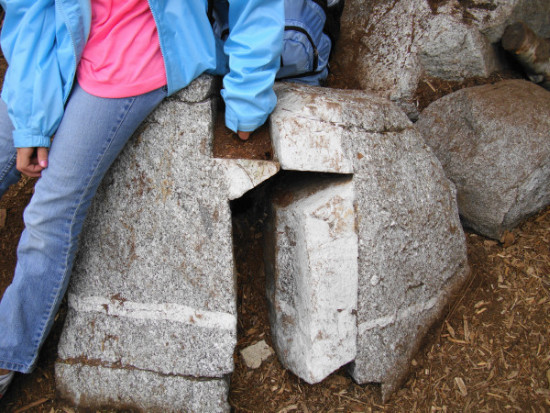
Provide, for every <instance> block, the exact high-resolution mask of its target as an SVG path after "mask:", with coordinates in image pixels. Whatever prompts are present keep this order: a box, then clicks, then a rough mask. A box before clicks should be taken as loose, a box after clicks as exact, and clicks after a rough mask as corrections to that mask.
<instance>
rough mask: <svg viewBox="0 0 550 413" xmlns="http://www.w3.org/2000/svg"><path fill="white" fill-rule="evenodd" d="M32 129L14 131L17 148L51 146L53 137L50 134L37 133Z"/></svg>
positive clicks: (14, 142) (14, 144)
mask: <svg viewBox="0 0 550 413" xmlns="http://www.w3.org/2000/svg"><path fill="white" fill-rule="evenodd" d="M33 132H36V131H33V130H32V129H19V130H17V129H16V130H14V131H13V146H15V147H16V148H38V147H44V148H49V147H50V143H51V139H50V137H49V136H44V135H37V134H36V133H33Z"/></svg>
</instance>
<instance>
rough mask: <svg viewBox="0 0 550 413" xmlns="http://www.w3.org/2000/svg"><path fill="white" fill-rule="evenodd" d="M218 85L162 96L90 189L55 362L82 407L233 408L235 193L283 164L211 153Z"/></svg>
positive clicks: (63, 385)
mask: <svg viewBox="0 0 550 413" xmlns="http://www.w3.org/2000/svg"><path fill="white" fill-rule="evenodd" d="M216 93H217V88H216V86H215V82H214V79H213V78H212V77H209V76H203V77H201V78H199V79H198V80H196V81H195V82H194V83H193V84H192V85H191V86H189V87H188V88H187V89H185V90H183V91H182V92H180V93H179V94H177V95H175V96H174V97H171V98H169V99H167V100H166V101H165V102H163V103H162V104H161V106H160V107H159V108H158V109H157V110H155V111H154V113H153V114H151V116H150V117H149V118H148V119H147V120H146V122H145V123H144V125H143V126H142V128H141V129H140V130H139V131H138V132H137V133H136V135H135V136H134V137H133V138H132V140H131V141H130V142H129V144H128V145H127V146H126V148H125V149H124V151H123V153H122V154H121V156H120V157H119V158H118V159H117V161H116V162H115V164H114V165H113V167H112V168H111V169H110V171H109V172H108V174H107V176H106V177H105V179H104V181H103V182H102V184H101V187H100V189H99V191H98V194H97V197H96V198H95V199H94V202H93V205H92V207H91V211H90V214H89V218H88V220H87V222H86V224H85V229H84V231H83V234H82V243H81V248H80V252H79V254H78V257H77V260H76V263H75V268H74V271H73V278H72V280H71V285H70V288H69V294H68V297H69V299H68V302H69V310H68V314H67V320H66V324H65V328H64V331H63V335H62V337H61V341H60V344H59V359H58V361H57V363H56V382H57V387H58V391H59V393H60V395H61V397H63V398H66V399H68V400H70V401H71V402H72V403H74V404H76V405H77V406H82V407H88V408H90V407H98V406H109V407H111V408H113V407H114V408H132V409H136V410H142V411H181V412H189V411H205V412H214V411H228V410H229V405H228V403H227V394H228V389H229V386H228V382H227V376H228V375H229V374H230V373H231V372H232V371H233V352H234V347H235V344H236V335H237V330H236V328H237V309H236V292H235V290H236V288H235V274H234V263H233V244H232V226H231V211H230V208H229V200H230V199H232V198H235V197H238V196H241V195H242V194H243V193H244V192H246V191H247V190H249V189H251V188H253V187H254V186H255V185H257V184H259V183H260V182H261V181H262V180H264V179H266V178H268V177H270V176H272V175H274V174H275V173H276V172H277V171H278V166H277V164H276V163H274V162H267V161H239V160H222V159H213V158H212V155H211V154H212V128H213V118H214V110H213V108H215V98H214V96H215V94H216ZM100 378H101V379H100ZM154 389H162V395H161V396H159V397H152V395H153V393H155V391H154ZM149 396H151V397H149Z"/></svg>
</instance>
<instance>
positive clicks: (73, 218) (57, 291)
mask: <svg viewBox="0 0 550 413" xmlns="http://www.w3.org/2000/svg"><path fill="white" fill-rule="evenodd" d="M135 100H136V97H132V98H130V101H129V102H128V105H127V106H126V107H125V108H124V109H123V111H122V112H123V113H122V117H121V119H120V120H119V121H118V123H117V126H116V128H115V129H114V130H113V131H112V133H111V136H110V139H109V140H108V142H107V144H106V145H105V146H104V147H103V150H102V151H101V154H99V156H98V157H97V162H96V163H95V164H94V168H93V173H92V174H91V175H90V176H89V178H88V184H87V185H86V187H85V188H84V189H83V190H82V191H81V194H80V195H79V198H78V201H77V202H75V205H74V206H73V213H72V216H71V219H70V221H69V233H68V236H69V237H68V239H69V240H70V239H72V235H73V232H74V223H75V221H76V216H77V212H78V209H79V207H80V206H81V205H82V203H83V198H84V196H85V194H86V193H87V192H88V190H89V188H90V184H91V183H92V182H93V181H94V177H95V176H96V175H97V170H98V168H97V166H98V165H100V164H101V161H102V160H103V158H104V157H105V153H106V152H107V150H108V149H109V147H110V146H111V145H112V143H113V141H114V137H115V136H116V135H117V133H118V131H119V130H120V128H121V126H122V124H123V123H124V121H125V120H126V118H127V116H128V113H129V112H130V110H131V108H132V107H133V105H134V103H135ZM105 172H106V171H105ZM64 255H65V261H64V263H63V269H62V274H63V276H62V277H60V278H59V279H58V280H59V281H58V283H57V285H56V287H55V294H53V295H52V297H51V299H50V301H49V302H48V307H49V312H48V313H47V314H45V315H44V317H42V320H40V324H41V326H40V334H39V335H38V337H36V339H35V348H34V350H35V351H34V352H35V356H34V357H33V359H32V361H31V363H30V366H29V368H31V367H32V366H33V365H34V364H35V363H36V360H37V359H38V352H37V351H36V349H38V348H40V345H41V343H42V341H43V340H44V339H45V337H44V335H45V330H46V327H47V324H48V320H51V319H52V312H53V307H54V304H55V303H56V302H58V300H59V294H60V291H61V290H62V288H61V287H62V285H63V282H64V281H65V280H66V278H67V270H68V267H69V256H70V245H67V246H65V247H64Z"/></svg>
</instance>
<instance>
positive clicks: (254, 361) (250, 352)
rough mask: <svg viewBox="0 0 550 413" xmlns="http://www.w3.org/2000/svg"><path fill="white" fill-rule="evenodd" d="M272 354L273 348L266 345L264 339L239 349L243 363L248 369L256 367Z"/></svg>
mask: <svg viewBox="0 0 550 413" xmlns="http://www.w3.org/2000/svg"><path fill="white" fill-rule="evenodd" d="M272 354H273V349H272V348H271V347H270V346H268V345H267V343H266V342H265V340H262V341H258V342H257V343H256V344H253V345H251V346H248V347H247V348H245V349H243V350H241V356H243V360H244V364H246V367H248V368H250V369H257V368H258V367H260V366H261V364H262V363H263V362H264V361H265V360H267V359H268V358H269V357H271V355H272Z"/></svg>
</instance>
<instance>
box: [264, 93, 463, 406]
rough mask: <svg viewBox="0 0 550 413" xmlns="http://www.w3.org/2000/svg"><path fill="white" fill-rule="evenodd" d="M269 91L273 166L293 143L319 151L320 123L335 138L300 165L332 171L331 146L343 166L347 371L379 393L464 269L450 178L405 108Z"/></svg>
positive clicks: (395, 378)
mask: <svg viewBox="0 0 550 413" xmlns="http://www.w3.org/2000/svg"><path fill="white" fill-rule="evenodd" d="M277 94H278V97H279V103H278V106H277V108H276V110H275V112H274V113H273V115H272V121H271V129H272V131H271V132H272V133H271V134H272V139H273V141H274V148H275V158H276V159H277V160H278V161H279V162H280V163H281V165H285V166H284V167H283V169H292V163H291V162H290V160H291V159H301V157H299V156H296V152H300V151H302V152H303V153H304V156H306V157H307V156H309V155H307V154H308V153H309V152H310V151H311V150H312V148H316V149H315V150H318V151H321V152H322V151H324V150H325V149H326V144H325V143H324V139H325V137H324V135H323V134H319V133H318V131H323V130H330V131H331V135H330V136H332V137H333V139H335V140H337V141H338V142H340V143H341V145H342V146H341V148H339V150H337V151H331V152H332V153H334V154H335V158H336V159H334V162H332V163H331V162H328V165H333V167H332V170H331V168H330V167H329V168H327V160H326V159H325V160H323V162H318V163H317V164H315V163H314V162H311V163H310V165H309V167H308V169H307V170H309V171H312V172H315V171H322V172H335V173H339V172H340V165H341V164H342V160H341V154H343V155H342V156H343V158H344V160H343V162H344V163H346V162H347V163H348V164H349V165H351V166H352V174H353V175H352V184H353V188H354V193H355V203H354V206H355V214H356V216H355V225H356V228H357V234H358V277H359V278H358V280H359V281H358V283H359V292H358V308H357V325H358V337H357V356H356V358H355V362H354V363H353V367H352V368H351V372H352V374H353V377H354V378H355V380H357V381H358V382H360V383H366V382H380V383H382V391H383V394H384V396H385V397H387V396H388V395H389V394H390V393H391V392H392V391H393V390H394V389H395V388H396V386H397V385H398V384H399V383H400V381H401V379H402V378H403V377H404V375H405V374H406V372H407V369H408V364H409V361H410V359H411V358H412V356H413V354H414V352H415V351H416V349H417V348H418V345H419V343H420V341H421V339H422V337H423V334H424V333H425V332H426V330H427V329H428V328H429V326H430V324H431V323H432V321H434V320H435V318H436V317H438V315H439V314H440V312H441V310H442V308H443V306H444V305H445V304H446V302H447V299H448V295H449V293H450V292H451V291H452V290H453V289H454V288H456V287H458V286H460V285H461V283H462V282H463V280H464V279H465V277H466V276H467V274H468V265H467V261H466V247H465V240H464V234H463V232H462V228H461V226H460V222H459V218H458V211H457V207H456V200H455V190H454V186H453V185H452V183H450V182H449V181H448V180H447V178H446V177H445V175H444V173H443V169H442V168H441V165H440V164H439V161H438V160H437V159H436V158H435V156H434V155H433V153H432V152H431V151H430V150H429V148H428V147H427V146H426V145H425V144H424V142H423V140H422V138H421V136H420V134H419V133H418V132H417V130H416V129H415V127H414V126H413V125H412V124H411V123H410V121H409V120H408V119H407V117H406V116H405V114H404V113H403V112H402V111H401V110H399V109H398V108H397V107H396V106H395V105H393V104H391V103H390V102H389V101H387V100H386V99H382V98H379V97H376V96H375V95H373V94H370V93H363V92H352V91H336V90H327V89H318V88H303V87H298V86H291V85H281V86H280V87H279V88H277ZM288 125H292V126H288ZM296 136H299V137H300V139H299V140H297V139H296V138H295V137H296ZM277 141H278V142H277ZM287 145H288V146H290V145H294V149H293V150H292V151H290V153H291V154H292V156H291V157H287V156H286V154H287V153H288V152H289V151H284V150H280V148H285V147H286V146H287ZM346 171H347V169H346ZM273 334H275V335H276V334H278V332H277V331H275V332H273ZM279 357H281V358H282V357H284V354H283V355H281V354H279Z"/></svg>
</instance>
